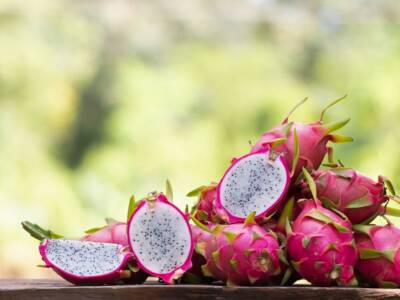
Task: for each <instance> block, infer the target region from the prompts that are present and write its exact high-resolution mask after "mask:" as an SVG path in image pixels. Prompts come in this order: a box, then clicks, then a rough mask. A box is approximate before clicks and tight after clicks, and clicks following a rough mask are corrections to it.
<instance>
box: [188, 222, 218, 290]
mask: <svg viewBox="0 0 400 300" xmlns="http://www.w3.org/2000/svg"><path fill="white" fill-rule="evenodd" d="M190 228H191V230H192V235H193V242H194V244H195V251H194V252H193V256H192V268H191V269H189V270H188V271H187V272H186V273H185V274H184V275H183V276H182V280H181V282H182V283H192V284H196V283H210V282H212V281H213V280H214V279H213V278H212V277H209V276H205V275H204V274H203V270H202V266H203V265H205V264H206V263H207V261H206V259H205V258H204V257H203V256H202V255H201V253H198V252H197V248H198V247H197V245H198V244H199V243H201V242H206V243H207V242H208V241H210V240H211V239H212V235H211V233H209V232H208V230H211V229H212V225H210V226H209V227H207V230H203V229H201V228H200V227H198V226H196V225H192V224H191V225H190Z"/></svg>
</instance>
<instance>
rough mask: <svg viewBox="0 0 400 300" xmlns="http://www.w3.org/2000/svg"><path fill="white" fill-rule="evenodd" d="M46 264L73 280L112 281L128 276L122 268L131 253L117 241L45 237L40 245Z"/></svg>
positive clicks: (73, 281)
mask: <svg viewBox="0 0 400 300" xmlns="http://www.w3.org/2000/svg"><path fill="white" fill-rule="evenodd" d="M39 252H40V254H41V256H42V259H43V261H44V262H45V264H46V267H50V268H52V269H53V270H54V271H55V272H56V273H58V274H59V275H60V276H61V277H63V278H64V279H66V280H68V281H70V282H72V283H75V284H104V283H114V282H117V281H118V280H121V279H128V278H130V277H131V271H129V270H124V269H125V267H126V265H127V263H128V261H129V260H130V259H131V254H130V253H129V252H127V251H126V247H124V246H122V245H119V244H111V243H95V242H87V241H78V240H65V239H46V240H44V241H43V242H42V243H41V244H40V246H39Z"/></svg>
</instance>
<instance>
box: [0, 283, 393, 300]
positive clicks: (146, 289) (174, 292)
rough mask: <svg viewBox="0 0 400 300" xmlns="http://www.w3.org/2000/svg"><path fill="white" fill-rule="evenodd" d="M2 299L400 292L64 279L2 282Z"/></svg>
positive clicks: (151, 299) (232, 298)
mask: <svg viewBox="0 0 400 300" xmlns="http://www.w3.org/2000/svg"><path fill="white" fill-rule="evenodd" d="M0 299H1V300H21V299H32V300H36V299H45V300H50V299H57V300H64V299H65V300H74V299H77V300H81V299H91V300H100V299H121V300H122V299H124V300H129V299H135V300H158V299H165V300H170V299H180V300H186V299H188V300H200V299H201V300H203V299H204V300H211V299H218V300H224V299H227V300H228V299H229V300H236V299H237V300H244V299H250V300H281V299H282V300H283V299H284V300H288V299H294V300H300V299H307V300H308V299H311V300H312V299H315V300H322V299H332V300H344V299H349V300H350V299H351V300H356V299H400V289H367V288H337V287H334V288H318V287H311V286H292V287H235V288H228V287H225V286H218V285H175V286H166V285H160V284H156V283H146V284H144V285H112V286H73V285H71V284H69V283H67V282H65V281H61V280H0Z"/></svg>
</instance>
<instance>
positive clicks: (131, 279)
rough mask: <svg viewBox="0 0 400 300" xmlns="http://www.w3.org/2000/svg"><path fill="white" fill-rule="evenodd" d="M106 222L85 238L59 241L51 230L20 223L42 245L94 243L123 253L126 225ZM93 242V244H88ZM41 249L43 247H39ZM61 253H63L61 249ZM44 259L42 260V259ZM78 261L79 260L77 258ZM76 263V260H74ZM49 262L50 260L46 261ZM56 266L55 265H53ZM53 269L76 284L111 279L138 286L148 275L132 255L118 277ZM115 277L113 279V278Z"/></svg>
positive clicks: (125, 243) (26, 222)
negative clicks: (138, 265)
mask: <svg viewBox="0 0 400 300" xmlns="http://www.w3.org/2000/svg"><path fill="white" fill-rule="evenodd" d="M106 221H107V224H108V225H107V226H105V227H101V228H95V229H90V230H88V231H86V232H87V234H86V235H85V236H83V237H82V238H80V239H77V240H61V239H62V238H63V236H62V235H59V234H56V233H54V232H53V231H51V230H45V229H43V228H42V227H40V226H39V225H37V224H33V223H31V222H28V221H24V222H22V227H23V228H24V229H25V230H26V231H27V232H28V233H29V234H30V235H31V236H32V237H34V238H36V239H38V240H39V241H41V242H42V245H45V244H46V241H52V244H53V245H54V241H55V240H60V241H67V242H61V243H64V244H62V245H61V246H63V245H65V246H67V245H68V243H71V244H72V245H77V247H79V245H81V246H82V247H85V245H92V244H94V243H96V244H99V245H102V244H105V245H106V247H108V245H113V244H114V245H117V246H121V247H122V249H123V250H124V251H125V250H126V249H127V246H128V242H127V240H128V239H127V233H126V224H125V223H123V222H118V221H115V220H112V219H106ZM73 241H76V242H77V243H73ZM89 242H93V243H89ZM41 247H42V248H43V247H44V246H41ZM61 251H63V250H62V249H61ZM44 253H45V252H44V251H42V250H41V254H42V258H43V254H44ZM43 259H44V258H43ZM78 259H79V258H78ZM96 259H98V258H97V257H94V258H90V261H93V262H94V261H95V260H96ZM74 260H75V261H76V260H77V259H76V258H74ZM48 261H50V260H48ZM55 265H57V264H55ZM46 266H47V267H53V264H49V263H47V264H46ZM53 269H54V270H55V271H56V272H57V273H58V274H59V275H61V276H62V277H63V278H65V279H66V280H69V281H71V282H73V283H76V284H96V283H97V284H98V283H110V282H112V279H115V280H118V279H121V280H122V281H123V282H126V283H132V284H139V283H143V282H145V281H146V279H147V277H148V275H147V274H146V273H145V272H143V271H142V270H140V269H139V268H138V267H137V263H136V260H135V259H134V257H133V256H132V255H130V256H129V259H128V260H127V261H126V263H125V265H124V266H122V268H121V272H120V275H121V276H120V277H118V276H117V275H118V274H117V273H118V272H117V271H115V272H114V273H113V274H112V276H108V275H107V276H104V275H101V276H94V277H93V276H80V275H78V276H72V275H70V274H69V273H67V272H66V270H64V272H63V271H62V270H63V269H59V268H57V267H53ZM114 276H115V277H114Z"/></svg>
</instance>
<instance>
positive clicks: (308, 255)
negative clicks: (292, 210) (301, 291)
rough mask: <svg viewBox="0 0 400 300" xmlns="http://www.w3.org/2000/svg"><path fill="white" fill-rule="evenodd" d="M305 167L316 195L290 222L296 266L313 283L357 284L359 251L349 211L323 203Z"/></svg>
mask: <svg viewBox="0 0 400 300" xmlns="http://www.w3.org/2000/svg"><path fill="white" fill-rule="evenodd" d="M303 171H304V174H305V177H306V178H307V179H308V180H309V185H310V189H311V191H312V195H313V197H314V199H309V200H307V201H305V206H304V208H303V210H302V212H301V213H300V214H299V215H298V216H297V218H296V219H295V220H294V222H293V225H292V227H291V226H290V224H289V222H288V223H287V225H288V226H287V227H288V228H287V230H286V232H287V234H288V240H287V249H288V253H289V257H290V259H291V263H292V266H293V267H294V268H295V269H296V270H297V272H298V273H299V274H300V275H301V276H303V277H304V278H305V279H307V280H308V281H310V282H311V283H312V284H313V285H321V286H331V285H334V284H337V285H342V286H350V285H356V284H357V280H356V278H355V275H354V267H355V264H356V262H357V257H358V254H357V248H356V246H355V242H354V236H353V233H352V227H351V223H350V222H349V220H348V219H347V218H346V217H345V215H343V214H341V213H340V214H337V213H335V212H333V211H331V210H329V209H326V208H324V207H323V206H322V205H321V203H320V201H319V200H318V199H317V197H316V188H315V183H314V182H313V181H312V178H311V175H310V174H309V173H308V172H307V171H305V169H303Z"/></svg>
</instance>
